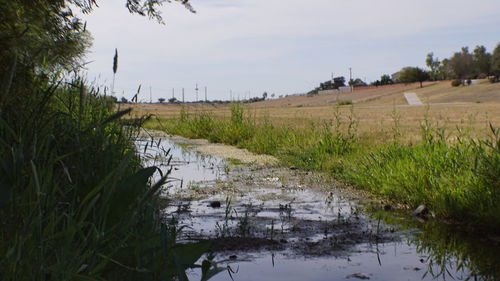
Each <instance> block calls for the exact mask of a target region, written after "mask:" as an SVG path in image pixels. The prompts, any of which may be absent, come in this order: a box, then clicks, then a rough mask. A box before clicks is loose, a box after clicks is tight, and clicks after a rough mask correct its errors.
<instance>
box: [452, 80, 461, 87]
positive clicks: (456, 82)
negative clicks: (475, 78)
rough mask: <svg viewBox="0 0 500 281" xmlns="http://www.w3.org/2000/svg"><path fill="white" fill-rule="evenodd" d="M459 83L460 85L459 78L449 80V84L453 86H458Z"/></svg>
mask: <svg viewBox="0 0 500 281" xmlns="http://www.w3.org/2000/svg"><path fill="white" fill-rule="evenodd" d="M460 85H462V80H460V79H455V80H452V81H451V86H453V87H458V86H460Z"/></svg>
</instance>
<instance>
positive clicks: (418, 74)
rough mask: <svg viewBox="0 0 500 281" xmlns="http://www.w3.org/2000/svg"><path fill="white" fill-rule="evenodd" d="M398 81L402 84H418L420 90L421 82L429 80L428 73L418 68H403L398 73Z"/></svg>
mask: <svg viewBox="0 0 500 281" xmlns="http://www.w3.org/2000/svg"><path fill="white" fill-rule="evenodd" d="M397 76H398V81H399V82H402V83H413V82H420V88H422V87H423V82H424V81H426V80H428V79H429V73H427V71H425V70H423V69H421V68H419V67H411V66H409V67H404V68H402V69H401V71H399V73H398V75H397Z"/></svg>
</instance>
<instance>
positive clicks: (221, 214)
mask: <svg viewBox="0 0 500 281" xmlns="http://www.w3.org/2000/svg"><path fill="white" fill-rule="evenodd" d="M153 140H154V141H153ZM158 140H161V142H160V143H158ZM155 141H156V142H157V143H156V144H154V142H155ZM137 143H138V148H139V150H141V151H142V154H143V158H144V161H145V163H146V164H149V165H159V166H161V165H163V164H164V163H165V161H166V160H168V159H169V158H170V157H172V159H171V160H170V163H171V165H172V164H173V166H171V167H172V174H171V176H172V177H173V178H174V179H175V180H173V181H171V182H170V183H169V184H168V185H167V186H166V188H165V191H164V195H165V196H164V205H165V208H164V209H163V215H164V217H165V220H167V221H170V222H175V223H176V225H178V226H179V227H181V228H182V231H180V234H179V237H178V239H179V241H181V242H182V241H189V240H193V239H195V240H196V239H205V240H210V241H211V242H212V248H211V253H210V254H207V255H209V256H210V257H211V258H213V260H214V263H218V264H219V265H220V266H221V267H224V268H227V270H228V272H227V273H220V274H219V275H217V276H215V277H214V278H212V279H211V280H232V279H234V280H368V279H369V280H448V279H455V280H467V279H468V278H471V280H475V279H476V280H498V279H497V277H499V276H500V269H499V265H498V263H499V262H500V258H499V255H498V254H496V253H498V250H500V245H498V243H497V244H495V243H493V244H492V242H491V240H488V241H484V242H482V243H478V242H477V241H474V240H470V239H469V238H464V237H458V236H455V234H457V233H458V232H455V231H453V230H452V229H445V228H442V227H441V226H440V225H439V223H437V224H435V225H434V224H433V223H432V222H419V221H418V220H415V219H413V218H411V217H409V216H408V215H406V214H405V213H408V212H403V214H401V212H400V211H399V209H400V206H396V205H394V204H391V203H387V202H381V201H380V200H379V199H377V198H373V197H370V196H369V195H368V194H364V193H362V192H360V191H359V190H356V189H353V188H352V187H350V186H348V185H345V184H342V183H340V182H336V181H334V180H332V179H331V178H328V177H325V176H323V175H321V174H316V173H312V172H308V171H301V170H298V169H295V168H293V167H280V166H278V165H277V164H276V162H272V161H271V162H258V161H255V160H253V161H245V160H248V159H254V158H251V157H253V156H251V155H250V156H249V154H246V152H245V153H242V154H235V153H232V154H231V155H232V156H234V155H244V156H243V157H247V158H246V159H245V158H243V159H235V158H233V157H228V158H224V157H222V156H224V153H223V151H224V148H223V147H222V148H221V147H219V148H218V149H217V153H216V155H211V154H209V150H207V147H204V146H205V145H207V143H206V142H205V141H202V140H187V139H184V138H180V137H167V136H165V135H163V134H161V133H159V134H158V133H155V135H154V136H153V137H152V136H150V135H149V136H147V137H143V138H142V139H141V140H139V141H138V142H137ZM148 143H149V145H148ZM231 149H233V148H231ZM200 151H202V152H200ZM221 151H222V152H221ZM167 152H168V153H167ZM163 168H165V169H167V168H168V166H165V167H163ZM410 213H411V212H410ZM419 224H422V225H421V226H422V227H420V228H417V227H415V225H419ZM426 228H429V229H426ZM436 230H438V231H436ZM468 247H469V248H471V249H475V248H477V247H479V248H483V249H484V253H483V254H476V255H473V254H471V252H470V251H468V250H467V251H465V250H464V249H465V248H468ZM199 274H200V273H199V272H198V271H196V270H193V271H192V272H191V273H190V276H191V277H192V279H193V280H196V279H199Z"/></svg>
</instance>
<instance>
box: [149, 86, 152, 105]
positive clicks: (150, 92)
mask: <svg viewBox="0 0 500 281" xmlns="http://www.w3.org/2000/svg"><path fill="white" fill-rule="evenodd" d="M149 103H153V88H152V87H151V86H149Z"/></svg>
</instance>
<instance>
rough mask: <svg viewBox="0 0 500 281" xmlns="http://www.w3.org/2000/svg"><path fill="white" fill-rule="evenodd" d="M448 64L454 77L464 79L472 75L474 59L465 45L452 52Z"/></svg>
mask: <svg viewBox="0 0 500 281" xmlns="http://www.w3.org/2000/svg"><path fill="white" fill-rule="evenodd" d="M448 65H449V67H450V69H451V70H452V71H453V73H454V78H458V79H461V80H464V79H467V78H472V77H473V76H474V60H473V58H472V55H471V54H470V53H469V48H467V47H463V48H462V50H461V51H460V52H457V53H455V54H453V56H452V57H451V58H450V61H449V62H448Z"/></svg>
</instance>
